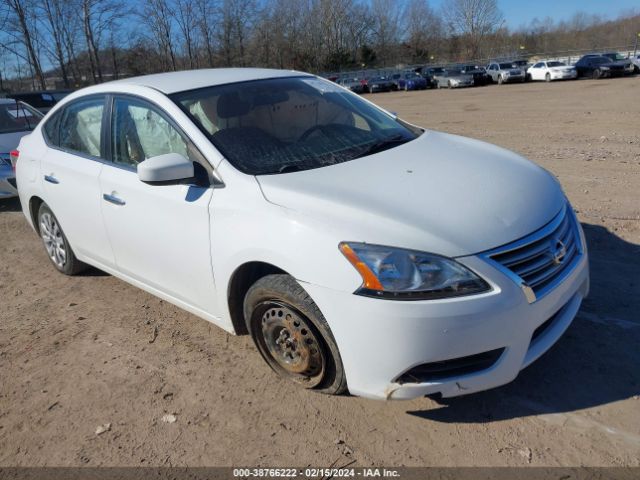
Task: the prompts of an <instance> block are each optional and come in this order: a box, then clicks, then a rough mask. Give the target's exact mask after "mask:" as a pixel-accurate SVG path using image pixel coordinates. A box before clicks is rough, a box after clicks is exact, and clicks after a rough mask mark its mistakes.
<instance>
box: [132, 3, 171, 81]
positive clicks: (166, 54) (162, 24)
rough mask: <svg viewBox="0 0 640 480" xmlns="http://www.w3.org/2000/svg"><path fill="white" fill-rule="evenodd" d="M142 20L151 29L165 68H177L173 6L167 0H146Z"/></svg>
mask: <svg viewBox="0 0 640 480" xmlns="http://www.w3.org/2000/svg"><path fill="white" fill-rule="evenodd" d="M141 15H142V20H143V22H144V23H146V24H147V26H148V27H149V28H150V30H151V34H152V35H153V40H155V42H156V44H157V45H158V47H160V51H161V52H162V58H163V60H164V62H165V65H163V67H164V69H171V70H174V71H175V70H176V69H177V67H176V54H175V51H174V48H173V40H174V39H173V22H172V21H171V19H172V15H171V8H170V6H169V4H168V3H167V0H146V2H145V5H144V8H143V11H142V13H141Z"/></svg>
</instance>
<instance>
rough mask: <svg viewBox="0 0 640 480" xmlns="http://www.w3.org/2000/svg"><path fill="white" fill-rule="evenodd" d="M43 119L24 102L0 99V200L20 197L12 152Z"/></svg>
mask: <svg viewBox="0 0 640 480" xmlns="http://www.w3.org/2000/svg"><path fill="white" fill-rule="evenodd" d="M42 117H43V115H42V114H41V113H40V112H39V111H38V110H36V109H35V108H32V107H30V106H29V105H27V104H26V103H24V102H20V101H16V100H14V99H11V98H2V99H0V199H1V198H10V197H15V196H17V195H18V190H17V186H16V178H15V177H16V176H15V172H14V169H13V165H12V158H11V157H12V152H15V150H16V149H17V148H18V143H20V139H21V138H22V137H24V136H25V135H27V134H29V133H31V131H32V130H33V129H34V128H35V127H36V125H38V123H39V122H40V120H41V119H42ZM13 156H14V157H15V155H13ZM14 160H15V159H14Z"/></svg>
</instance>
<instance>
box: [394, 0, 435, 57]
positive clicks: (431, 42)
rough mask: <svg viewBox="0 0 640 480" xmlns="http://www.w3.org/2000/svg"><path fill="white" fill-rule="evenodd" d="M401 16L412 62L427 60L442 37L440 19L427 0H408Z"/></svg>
mask: <svg viewBox="0 0 640 480" xmlns="http://www.w3.org/2000/svg"><path fill="white" fill-rule="evenodd" d="M403 17H404V19H405V24H404V29H403V30H404V32H405V42H406V44H407V45H408V46H409V47H410V49H411V57H412V58H411V60H412V62H423V61H428V60H429V59H430V57H431V56H432V55H431V54H433V53H434V52H435V50H436V49H437V48H438V47H439V45H438V43H439V42H440V40H441V39H442V30H443V29H442V20H441V19H440V17H439V16H438V15H436V13H435V12H434V11H433V10H432V9H431V7H430V6H429V3H428V1H427V0H409V2H408V3H407V5H406V7H405V11H404V15H403Z"/></svg>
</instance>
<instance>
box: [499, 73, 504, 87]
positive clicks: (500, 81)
mask: <svg viewBox="0 0 640 480" xmlns="http://www.w3.org/2000/svg"><path fill="white" fill-rule="evenodd" d="M503 83H504V78H502V75H500V76H499V77H498V85H502V84H503Z"/></svg>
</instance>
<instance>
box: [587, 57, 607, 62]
mask: <svg viewBox="0 0 640 480" xmlns="http://www.w3.org/2000/svg"><path fill="white" fill-rule="evenodd" d="M610 61H611V59H610V58H608V57H592V58H591V62H592V63H609V62H610Z"/></svg>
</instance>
